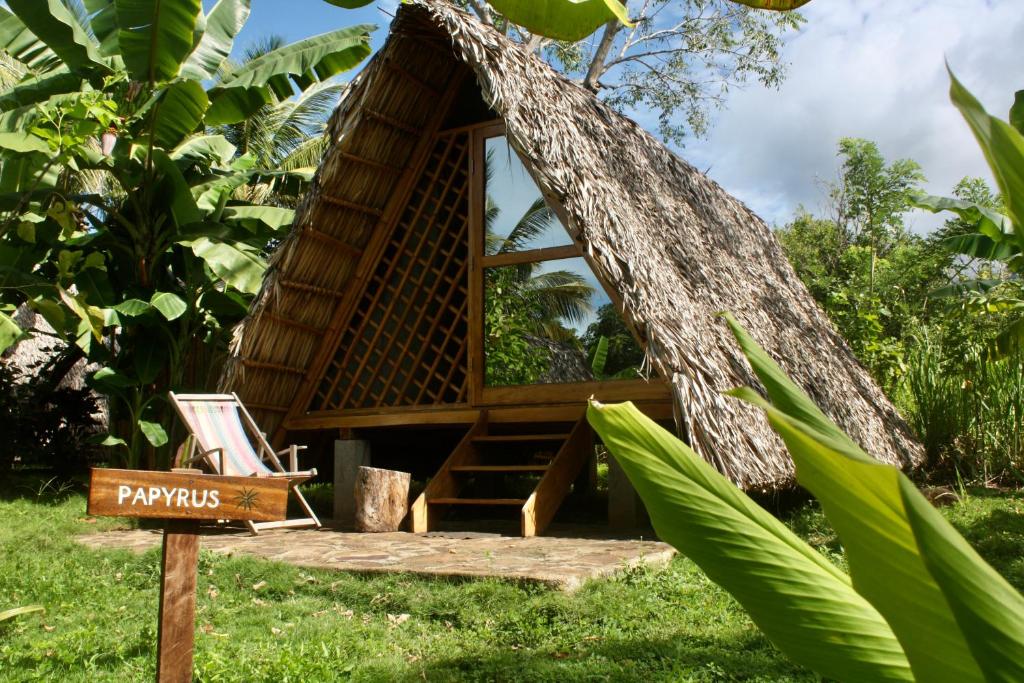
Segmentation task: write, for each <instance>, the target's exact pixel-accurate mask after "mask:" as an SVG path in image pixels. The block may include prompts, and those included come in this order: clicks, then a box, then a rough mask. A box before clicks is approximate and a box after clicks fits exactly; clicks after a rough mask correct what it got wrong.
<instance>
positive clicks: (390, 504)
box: [355, 467, 412, 533]
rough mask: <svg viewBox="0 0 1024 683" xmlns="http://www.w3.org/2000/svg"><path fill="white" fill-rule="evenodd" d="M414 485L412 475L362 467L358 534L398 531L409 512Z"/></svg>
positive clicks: (358, 479) (357, 505)
mask: <svg viewBox="0 0 1024 683" xmlns="http://www.w3.org/2000/svg"><path fill="white" fill-rule="evenodd" d="M411 482H412V475H410V474H409V473H408V472H397V471H395V470H382V469H380V468H378V467H360V468H359V472H358V474H357V475H356V487H355V523H356V524H355V526H356V531H361V532H370V533H379V532H383V531H398V528H399V527H400V526H401V524H402V520H403V519H405V515H406V513H407V512H408V511H409V484H410V483H411Z"/></svg>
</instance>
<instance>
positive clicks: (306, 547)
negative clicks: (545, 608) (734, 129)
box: [78, 528, 675, 591]
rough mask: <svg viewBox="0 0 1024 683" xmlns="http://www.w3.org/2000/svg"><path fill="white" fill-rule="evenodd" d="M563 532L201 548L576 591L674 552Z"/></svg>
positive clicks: (227, 541) (289, 539)
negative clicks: (534, 535)
mask: <svg viewBox="0 0 1024 683" xmlns="http://www.w3.org/2000/svg"><path fill="white" fill-rule="evenodd" d="M599 533H600V532H594V531H585V530H584V531H580V530H575V531H574V530H568V531H563V532H561V534H560V535H558V536H551V535H548V536H540V537H535V538H518V537H514V536H507V535H501V534H496V533H481V532H476V533H474V532H432V533H429V534H411V533H404V532H397V533H383V534H359V533H351V532H344V531H337V530H333V529H328V528H324V529H321V530H319V531H317V530H312V529H279V530H270V531H263V532H261V533H260V535H259V536H251V535H249V533H248V532H247V531H235V530H231V531H225V530H218V529H209V530H206V531H204V536H203V539H202V547H203V548H204V549H206V550H210V551H213V552H215V553H223V554H225V555H234V554H239V555H252V556H255V557H261V558H265V559H268V560H275V561H278V562H287V563H289V564H294V565H298V566H301V567H317V568H323V569H335V570H338V571H352V572H369V573H375V572H395V573H398V572H409V573H412V574H423V575H430V576H440V577H453V578H483V577H493V578H499V579H504V580H511V581H529V582H537V583H543V584H547V585H549V586H552V587H554V588H559V589H562V590H569V591H571V590H575V589H576V588H578V587H579V586H580V585H582V584H583V582H585V581H586V580H588V579H592V578H597V577H602V576H611V575H614V574H616V573H617V572H620V571H623V570H625V569H627V568H630V567H635V566H637V565H640V564H647V565H653V566H660V565H664V564H665V563H666V562H668V561H669V559H670V558H671V557H672V555H674V554H675V550H673V549H672V547H671V546H669V545H667V544H665V543H660V542H657V541H650V540H629V539H626V540H623V539H615V538H607V537H603V538H602V537H595V536H597V535H598V534H599ZM160 539H161V532H160V531H159V530H150V529H133V530H122V531H109V532H104V533H97V534H89V535H84V536H79V537H78V541H79V542H81V543H83V544H85V545H86V546H88V547H90V548H124V549H128V550H132V551H135V552H140V553H141V552H143V551H145V550H148V549H150V548H153V547H156V546H158V545H159V544H160Z"/></svg>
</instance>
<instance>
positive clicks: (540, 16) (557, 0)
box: [490, 0, 632, 42]
mask: <svg viewBox="0 0 1024 683" xmlns="http://www.w3.org/2000/svg"><path fill="white" fill-rule="evenodd" d="M490 4H491V5H493V6H494V8H495V9H496V10H498V11H499V12H501V14H502V15H504V16H505V17H507V18H508V19H509V21H511V22H513V23H515V24H518V25H519V26H522V27H523V28H525V29H527V30H528V31H530V32H531V33H536V34H539V35H543V36H547V37H548V38H554V39H555V40H562V41H569V42H575V41H578V40H582V39H584V38H586V37H587V36H589V35H590V34H591V33H593V32H594V31H596V30H597V29H598V27H600V26H602V25H603V24H606V23H608V22H609V21H619V22H622V23H623V24H624V25H626V26H632V24H631V23H630V21H629V15H628V13H627V12H626V7H625V3H622V2H619V0H490Z"/></svg>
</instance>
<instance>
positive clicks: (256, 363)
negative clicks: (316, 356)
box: [241, 358, 306, 375]
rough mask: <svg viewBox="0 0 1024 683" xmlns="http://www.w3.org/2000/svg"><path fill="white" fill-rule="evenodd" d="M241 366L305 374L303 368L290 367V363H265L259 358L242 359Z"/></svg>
mask: <svg viewBox="0 0 1024 683" xmlns="http://www.w3.org/2000/svg"><path fill="white" fill-rule="evenodd" d="M241 362H242V366H243V367H246V368H256V369H257V370H273V371H275V372H290V373H292V374H294V375H304V374H306V369H305V368H297V367H292V366H290V365H282V364H280V363H266V362H264V361H261V360H250V359H248V358H243V359H242V361H241Z"/></svg>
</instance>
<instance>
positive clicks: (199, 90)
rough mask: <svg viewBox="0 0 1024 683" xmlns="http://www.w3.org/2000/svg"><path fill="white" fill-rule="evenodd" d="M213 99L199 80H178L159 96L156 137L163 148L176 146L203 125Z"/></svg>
mask: <svg viewBox="0 0 1024 683" xmlns="http://www.w3.org/2000/svg"><path fill="white" fill-rule="evenodd" d="M209 106H210V100H209V98H208V97H207V96H206V91H205V90H203V86H202V85H200V83H199V81H176V82H174V83H171V84H170V85H169V86H167V88H165V89H164V92H163V93H162V94H161V96H160V101H159V103H158V104H157V112H156V115H155V116H154V117H153V140H155V141H156V144H157V145H159V146H161V147H164V148H168V149H170V148H173V147H176V146H177V145H178V144H180V143H181V142H182V140H184V139H185V138H187V137H188V136H189V135H191V134H192V133H194V132H195V131H196V129H198V128H201V127H202V123H203V116H204V115H205V114H206V108H207V107H209Z"/></svg>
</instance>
